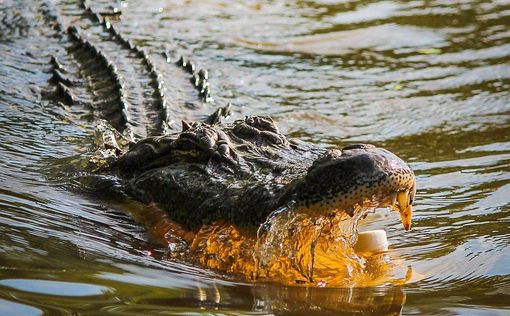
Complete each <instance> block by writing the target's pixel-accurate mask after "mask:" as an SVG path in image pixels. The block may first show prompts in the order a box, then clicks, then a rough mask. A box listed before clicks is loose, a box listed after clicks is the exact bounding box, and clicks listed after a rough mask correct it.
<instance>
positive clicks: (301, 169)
mask: <svg viewBox="0 0 510 316" xmlns="http://www.w3.org/2000/svg"><path fill="white" fill-rule="evenodd" d="M114 169H117V170H119V171H120V174H122V177H123V178H124V179H127V182H126V187H127V190H128V191H129V193H131V195H134V196H135V197H137V198H138V199H140V200H142V201H144V202H156V203H157V204H159V205H160V206H162V208H164V209H167V210H168V212H169V214H170V216H171V217H172V218H173V219H175V220H177V221H178V222H182V223H183V224H184V226H187V227H189V228H193V227H194V228H198V227H200V225H202V224H208V223H210V222H213V221H217V220H220V221H227V222H231V223H234V224H236V225H240V226H258V225H260V224H261V223H263V222H264V221H265V219H266V218H267V216H268V215H269V214H270V213H271V212H273V211H274V210H276V209H278V208H279V207H281V206H283V205H287V204H288V203H290V202H292V201H294V202H296V206H297V208H298V209H299V210H300V211H302V212H306V213H309V214H310V215H313V214H318V215H322V214H325V213H327V212H330V211H337V210H343V211H345V212H347V213H348V214H349V215H351V216H352V215H353V214H354V211H355V210H356V209H357V208H359V207H362V208H366V207H370V208H373V207H386V206H390V207H392V208H393V209H395V210H397V211H399V212H400V215H401V219H402V223H403V225H404V228H405V229H406V230H408V229H410V227H411V216H412V207H411V205H412V203H413V200H414V196H415V192H416V189H415V188H416V183H415V177H414V174H413V172H412V170H411V169H410V167H409V166H408V165H407V164H406V163H405V162H404V161H403V160H401V159H400V158H398V157H397V156H396V155H394V154H393V153H391V152H389V151H387V150H385V149H382V148H377V147H375V146H372V145H363V144H360V145H351V146H348V147H345V148H343V149H342V150H327V151H325V150H324V149H322V148H320V147H317V146H313V145H306V144H301V143H297V142H294V141H292V140H288V139H287V138H286V137H285V136H284V135H283V134H281V133H280V131H279V129H278V127H277V125H276V124H275V122H274V121H273V120H272V119H271V118H269V117H263V116H256V117H247V118H245V119H244V120H239V121H236V122H234V123H233V124H220V125H210V124H203V123H186V122H184V123H183V131H182V132H180V133H177V134H173V135H168V136H162V137H153V138H147V139H144V140H142V141H140V142H138V143H137V144H136V145H134V146H133V147H132V148H131V149H130V150H129V151H127V152H126V153H124V154H123V155H122V156H121V157H120V158H119V159H118V160H117V161H116V162H115V163H114Z"/></svg>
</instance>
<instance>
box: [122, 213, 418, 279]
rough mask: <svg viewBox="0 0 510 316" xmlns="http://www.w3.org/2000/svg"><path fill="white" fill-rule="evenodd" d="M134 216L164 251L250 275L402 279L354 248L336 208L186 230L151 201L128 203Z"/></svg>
mask: <svg viewBox="0 0 510 316" xmlns="http://www.w3.org/2000/svg"><path fill="white" fill-rule="evenodd" d="M134 204H135V205H132V206H131V207H129V209H130V210H131V211H132V214H133V215H134V217H135V219H136V220H137V221H139V222H141V223H142V224H143V225H144V226H146V227H147V228H148V229H149V231H150V233H151V235H152V236H153V238H155V239H156V240H157V241H158V242H160V243H162V244H165V245H167V246H168V248H169V253H170V256H171V257H173V258H178V259H183V260H187V261H191V262H194V263H197V264H199V265H201V266H203V267H206V268H209V269H214V270H216V271H219V272H224V273H228V274H237V275H242V276H244V277H245V278H246V279H248V280H251V281H266V282H278V283H281V284H285V285H303V286H316V287H367V286H376V285H382V284H405V283H407V282H408V281H409V280H410V279H411V278H412V276H413V275H412V270H411V269H408V271H407V273H406V276H405V277H403V278H400V279H399V278H395V277H394V272H395V269H396V263H395V262H394V260H392V258H391V257H390V255H389V254H388V253H385V252H383V253H356V252H355V251H354V243H355V241H356V236H357V229H356V227H357V222H358V221H359V220H360V219H361V218H362V217H363V215H365V214H363V213H361V212H358V213H357V214H358V216H354V217H350V216H348V215H346V214H345V213H344V212H341V211H337V212H332V213H330V214H327V215H321V216H314V217H311V216H309V215H304V214H300V213H296V212H291V211H288V212H285V213H284V215H281V216H275V217H273V218H270V219H269V220H268V222H266V223H265V224H264V226H263V229H261V231H259V234H258V236H257V235H256V234H254V233H253V232H247V231H243V230H241V229H239V228H237V227H235V226H233V225H231V224H228V223H216V224H213V225H204V226H202V227H201V229H200V230H199V231H198V232H190V231H187V230H185V229H183V228H182V227H180V226H179V225H178V224H177V223H175V222H173V221H172V220H170V219H169V218H168V217H167V215H166V213H165V212H164V211H162V210H160V209H159V208H157V207H155V206H149V207H147V206H144V207H142V208H141V207H140V206H141V205H140V204H138V203H134Z"/></svg>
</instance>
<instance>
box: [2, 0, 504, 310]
mask: <svg viewBox="0 0 510 316" xmlns="http://www.w3.org/2000/svg"><path fill="white" fill-rule="evenodd" d="M73 2H74V1H58V2H57V6H64V5H66V4H72V3H73ZM110 4H112V2H109V1H106V0H105V1H98V2H97V3H95V5H97V7H104V8H107V6H108V5H110ZM113 5H114V6H119V7H121V8H122V11H123V15H122V20H121V21H120V22H118V26H119V28H120V29H121V30H122V31H123V32H124V33H126V34H128V35H129V36H130V38H131V39H133V40H134V41H135V42H136V43H137V44H139V45H141V46H143V47H144V48H145V49H147V51H148V52H149V53H152V52H158V51H160V50H161V48H162V47H164V46H171V47H172V48H173V49H176V50H178V51H179V52H181V53H183V54H186V55H188V56H192V57H193V59H194V60H195V61H196V62H197V63H198V64H199V66H200V67H204V68H207V69H209V70H210V77H211V85H212V87H211V88H212V97H213V98H214V99H215V101H216V104H218V105H223V104H226V103H227V102H231V103H232V104H233V111H234V114H233V116H234V118H238V117H242V116H244V115H249V114H269V115H272V116H273V117H274V118H275V119H276V120H277V121H278V122H279V124H280V126H281V127H282V129H283V130H284V131H285V132H286V133H287V134H289V135H291V136H292V137H294V138H298V139H301V140H304V141H310V142H316V143H319V144H321V145H323V146H325V147H339V146H343V145H345V144H348V143H353V142H370V143H373V144H376V145H380V146H383V147H385V148H388V149H389V150H391V151H393V152H395V153H397V154H398V155H399V156H401V157H402V158H404V159H405V160H407V161H409V162H410V164H411V166H412V168H413V169H414V170H415V173H416V175H417V179H418V192H417V198H416V203H415V212H414V214H415V217H414V221H413V229H412V230H411V231H410V232H404V231H403V230H402V228H401V224H400V223H399V219H398V214H396V213H392V212H390V211H387V210H378V211H377V212H376V213H375V214H374V215H372V216H370V217H368V218H367V219H366V220H364V221H363V222H362V224H361V226H360V229H362V230H365V229H373V228H384V229H385V230H386V231H387V233H388V238H389V241H390V245H391V246H390V248H391V255H392V256H393V257H394V258H398V260H400V265H401V266H402V267H407V266H410V267H411V268H412V270H413V271H414V272H415V273H419V274H421V275H423V276H424V278H423V279H421V280H418V281H416V282H412V283H408V284H406V285H389V286H383V287H369V288H352V289H349V288H344V289H328V288H326V289H321V288H294V287H284V286H280V285H277V284H249V283H246V282H242V281H239V280H236V279H232V278H231V277H230V276H228V275H221V274H217V273H215V272H213V271H209V270H204V269H201V268H199V267H195V266H193V265H190V264H188V263H185V262H180V261H178V260H173V259H171V258H168V253H167V252H165V248H164V247H162V246H160V244H159V243H157V241H156V240H154V238H153V237H151V235H150V234H149V233H148V231H147V230H146V229H144V228H143V227H142V225H140V224H138V223H137V222H136V221H135V219H134V217H133V216H132V215H130V214H135V213H136V212H128V211H126V209H133V208H135V209H136V208H138V209H140V208H142V206H140V205H131V206H126V205H115V204H112V203H108V202H106V201H104V200H101V199H99V198H97V197H96V196H94V195H87V194H83V193H79V192H76V191H74V190H72V189H71V188H70V187H69V186H68V185H65V183H66V181H65V180H66V179H59V176H60V173H56V171H55V170H61V169H62V168H66V166H67V163H68V162H71V161H75V160H76V159H77V158H78V157H80V155H81V154H83V153H84V152H86V151H87V150H88V148H89V145H90V144H91V143H92V141H93V137H92V130H93V128H92V126H93V122H92V120H90V119H88V116H87V112H86V111H84V110H83V109H80V108H76V107H74V108H73V107H71V108H60V107H59V106H57V105H56V104H53V103H51V102H48V101H45V100H44V98H41V97H40V95H41V91H42V90H44V89H45V88H46V87H48V79H49V78H50V73H48V69H49V66H48V60H49V56H50V51H51V53H54V52H59V51H61V50H62V48H61V45H60V44H59V39H58V38H53V37H51V36H50V35H51V32H50V31H49V30H47V29H43V28H40V27H37V26H38V25H40V24H42V23H43V18H42V17H41V14H40V10H39V8H40V4H39V2H37V1H34V2H30V1H19V2H18V1H3V2H1V3H0V16H1V17H2V18H4V17H6V21H14V22H12V23H11V24H17V25H24V27H22V28H19V29H9V28H5V26H4V24H0V25H1V27H0V53H1V56H0V57H1V58H0V148H1V149H0V161H1V164H0V212H1V213H0V214H1V216H0V278H1V280H0V314H2V315H37V314H42V313H46V314H52V315H53V314H55V315H58V314H68V313H71V312H75V313H87V314H108V313H111V314H130V313H131V314H139V313H142V312H153V313H168V314H190V313H195V314H207V313H212V314H214V313H221V314H236V315H237V314H268V313H269V314H270V313H285V312H292V313H296V314H299V313H300V314H303V315H309V314H311V313H337V314H338V313H340V314H341V313H345V314H352V313H355V312H364V313H367V314H370V313H372V314H374V315H380V314H385V313H386V314H390V313H393V314H399V313H403V314H420V315H421V314H431V315H438V314H440V315H456V314H463V315H505V314H508V313H509V312H510V311H509V309H510V304H509V303H508V302H509V301H510V297H509V296H510V264H509V263H510V248H509V244H510V242H509V241H510V207H509V205H510V124H509V122H510V96H509V91H510V89H509V88H510V67H509V61H510V27H509V22H508V21H509V19H510V17H509V15H510V3H509V2H506V1H462V2H458V3H454V4H452V3H450V2H447V1H428V2H422V1H409V2H404V1H382V2H369V1H338V2H335V1H315V2H314V1H297V2H296V1H289V2H273V1H264V2H259V3H246V4H240V3H230V2H226V1H222V0H218V1H215V0H208V1H169V0H165V1H147V0H145V1H142V0H140V1H128V2H125V3H124V6H121V5H122V4H121V3H115V2H113ZM19 16H21V18H23V19H24V21H25V22H23V23H20V22H19V19H20V17H19ZM16 21H18V22H16ZM169 93H171V91H169ZM404 274H405V272H404ZM401 277H405V275H401Z"/></svg>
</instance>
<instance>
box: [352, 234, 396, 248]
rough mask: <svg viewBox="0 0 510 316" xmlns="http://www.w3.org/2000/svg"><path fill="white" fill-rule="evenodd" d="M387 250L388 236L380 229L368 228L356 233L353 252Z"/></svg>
mask: <svg viewBox="0 0 510 316" xmlns="http://www.w3.org/2000/svg"><path fill="white" fill-rule="evenodd" d="M387 250H388V238H386V232H385V231H384V230H382V229H377V230H368V231H365V232H360V233H358V240H357V241H356V244H355V245H354V251H355V252H383V251H387Z"/></svg>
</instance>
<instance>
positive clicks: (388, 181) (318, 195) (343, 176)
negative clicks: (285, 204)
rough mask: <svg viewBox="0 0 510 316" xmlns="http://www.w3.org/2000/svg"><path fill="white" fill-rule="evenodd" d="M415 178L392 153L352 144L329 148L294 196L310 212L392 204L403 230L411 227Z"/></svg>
mask: <svg viewBox="0 0 510 316" xmlns="http://www.w3.org/2000/svg"><path fill="white" fill-rule="evenodd" d="M415 194H416V179H415V176H414V173H413V171H412V170H411V168H410V167H409V166H408V165H407V164H406V163H405V162H404V161H403V160H402V159H400V158H399V157H397V156H396V155H395V154H393V153H391V152H389V151H388V150H386V149H382V148H377V147H375V146H372V145H366V144H359V145H351V146H348V147H345V148H343V149H342V150H329V151H328V152H327V153H326V154H324V155H323V156H321V157H320V158H318V159H317V160H316V161H315V162H314V163H313V165H312V166H311V167H310V168H309V169H308V172H307V174H306V176H305V178H304V180H303V181H302V182H301V183H300V185H299V186H298V188H297V194H296V196H297V197H296V199H297V202H298V204H299V206H300V207H301V208H305V209H307V210H308V211H310V212H319V213H323V212H328V211H331V210H343V211H345V212H347V213H348V214H349V215H351V216H352V215H354V212H355V209H356V208H357V207H367V206H368V207H387V206H389V207H391V208H392V209H394V210H396V211H398V212H399V213H400V216H401V220H402V224H403V226H404V229H405V230H409V229H410V228H411V218H412V204H413V201H414V197H415Z"/></svg>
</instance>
